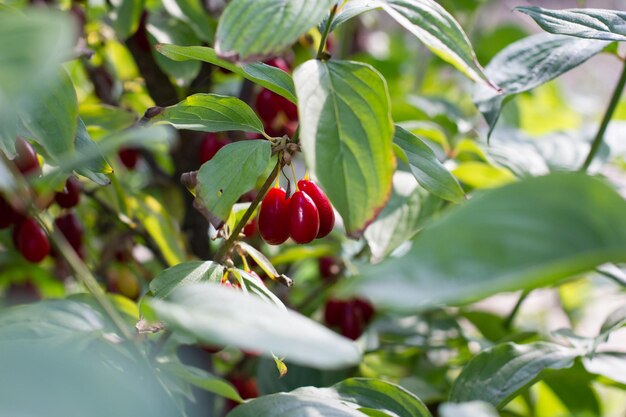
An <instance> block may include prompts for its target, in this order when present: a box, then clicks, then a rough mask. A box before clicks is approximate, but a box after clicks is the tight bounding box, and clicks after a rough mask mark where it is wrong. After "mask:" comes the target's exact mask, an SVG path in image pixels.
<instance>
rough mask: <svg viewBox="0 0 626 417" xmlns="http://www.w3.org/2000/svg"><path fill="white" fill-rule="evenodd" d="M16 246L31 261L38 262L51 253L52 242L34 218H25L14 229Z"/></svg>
mask: <svg viewBox="0 0 626 417" xmlns="http://www.w3.org/2000/svg"><path fill="white" fill-rule="evenodd" d="M13 236H14V241H15V246H16V247H17V249H18V250H19V251H20V253H21V254H22V256H24V258H26V260H28V261H29V262H32V263H38V262H41V260H42V259H43V258H45V257H46V256H48V254H49V253H50V242H49V241H48V236H46V232H45V231H44V230H43V228H42V227H41V226H40V225H39V223H37V222H36V221H35V220H34V219H30V218H27V219H24V220H23V221H22V222H21V223H20V224H19V225H17V226H15V229H14V235H13Z"/></svg>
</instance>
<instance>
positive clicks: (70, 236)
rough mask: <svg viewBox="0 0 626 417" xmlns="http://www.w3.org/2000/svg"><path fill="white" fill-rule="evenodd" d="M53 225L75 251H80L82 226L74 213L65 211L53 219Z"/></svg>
mask: <svg viewBox="0 0 626 417" xmlns="http://www.w3.org/2000/svg"><path fill="white" fill-rule="evenodd" d="M54 226H55V227H56V228H57V229H58V230H59V232H61V234H62V235H63V236H64V237H65V239H66V240H67V243H69V244H70V246H71V247H72V248H74V250H75V251H76V253H81V252H82V246H83V226H82V225H81V224H80V221H79V220H78V217H76V215H75V214H74V213H67V214H64V215H63V216H60V217H57V218H56V219H55V220H54Z"/></svg>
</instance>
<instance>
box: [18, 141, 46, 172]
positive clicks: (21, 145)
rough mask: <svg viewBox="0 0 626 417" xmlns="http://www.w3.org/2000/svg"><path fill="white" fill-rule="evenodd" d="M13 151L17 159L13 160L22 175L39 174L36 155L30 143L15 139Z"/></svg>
mask: <svg viewBox="0 0 626 417" xmlns="http://www.w3.org/2000/svg"><path fill="white" fill-rule="evenodd" d="M15 151H16V152H17V157H16V158H15V159H14V160H13V162H15V165H16V166H17V169H18V170H19V171H20V172H21V173H22V174H24V175H27V174H32V173H35V172H39V170H40V168H41V167H40V166H39V159H37V153H36V152H35V150H34V149H33V147H32V146H31V144H30V143H28V142H27V141H26V140H25V139H23V138H17V141H16V142H15Z"/></svg>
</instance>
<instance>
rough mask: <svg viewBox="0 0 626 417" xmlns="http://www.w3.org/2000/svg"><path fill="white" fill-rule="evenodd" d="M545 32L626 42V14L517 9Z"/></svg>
mask: <svg viewBox="0 0 626 417" xmlns="http://www.w3.org/2000/svg"><path fill="white" fill-rule="evenodd" d="M515 10H517V11H518V12H522V13H525V14H527V15H528V16H530V17H532V18H533V20H534V21H535V22H537V24H538V25H539V26H541V28H542V29H543V30H545V31H546V32H550V33H554V34H558V35H568V36H576V37H578V38H585V39H599V40H604V41H626V12H622V11H618V10H603V9H564V10H550V9H544V8H541V7H516V8H515Z"/></svg>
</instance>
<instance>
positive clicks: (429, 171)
mask: <svg viewBox="0 0 626 417" xmlns="http://www.w3.org/2000/svg"><path fill="white" fill-rule="evenodd" d="M393 141H394V143H395V144H396V145H398V146H399V147H400V148H401V149H402V151H403V152H404V155H405V156H406V159H407V162H408V164H409V166H410V167H411V172H413V175H415V178H416V179H417V181H418V182H419V183H420V185H421V186H422V187H424V188H426V189H427V190H428V191H430V192H431V193H433V194H435V195H437V196H439V197H441V198H443V199H445V200H449V201H452V202H454V203H460V202H461V201H463V200H464V198H465V193H464V192H463V189H462V188H461V186H460V185H459V182H458V181H457V180H456V178H454V176H453V175H452V174H451V173H450V171H448V170H447V169H446V167H444V166H443V164H442V163H441V162H439V160H438V159H437V156H436V155H435V153H434V152H433V151H432V149H430V147H429V146H428V145H427V144H425V143H424V142H423V141H422V140H421V139H420V138H419V137H417V136H416V135H414V134H413V133H411V132H409V131H408V130H405V129H403V128H402V127H400V126H396V131H395V135H394V138H393Z"/></svg>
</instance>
